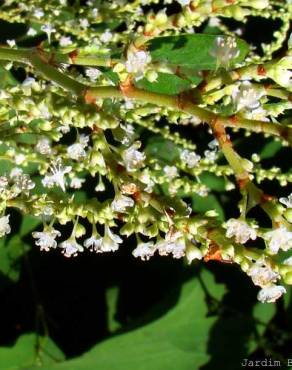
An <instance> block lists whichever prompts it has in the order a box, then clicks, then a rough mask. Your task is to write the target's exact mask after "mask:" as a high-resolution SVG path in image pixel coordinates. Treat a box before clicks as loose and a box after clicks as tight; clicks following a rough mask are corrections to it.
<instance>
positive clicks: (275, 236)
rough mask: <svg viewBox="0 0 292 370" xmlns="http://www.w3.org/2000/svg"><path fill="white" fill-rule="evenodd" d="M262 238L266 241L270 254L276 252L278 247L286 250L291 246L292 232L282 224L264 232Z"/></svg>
mask: <svg viewBox="0 0 292 370" xmlns="http://www.w3.org/2000/svg"><path fill="white" fill-rule="evenodd" d="M263 238H264V239H265V240H266V241H267V245H268V250H269V251H270V253H271V254H277V253H278V251H279V249H282V250H283V251H288V250H289V249H291V248H292V232H290V231H288V230H287V229H286V228H285V227H284V226H282V227H279V228H278V229H275V230H272V231H268V232H266V233H265V234H264V235H263Z"/></svg>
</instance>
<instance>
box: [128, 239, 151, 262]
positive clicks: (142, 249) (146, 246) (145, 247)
mask: <svg viewBox="0 0 292 370" xmlns="http://www.w3.org/2000/svg"><path fill="white" fill-rule="evenodd" d="M155 251H156V247H155V245H154V243H153V242H147V243H142V242H141V243H139V244H138V245H137V247H136V248H135V249H134V250H133V252H132V254H133V256H134V257H136V258H138V257H140V258H141V260H142V261H148V260H149V259H150V257H152V256H153V255H154V253H155Z"/></svg>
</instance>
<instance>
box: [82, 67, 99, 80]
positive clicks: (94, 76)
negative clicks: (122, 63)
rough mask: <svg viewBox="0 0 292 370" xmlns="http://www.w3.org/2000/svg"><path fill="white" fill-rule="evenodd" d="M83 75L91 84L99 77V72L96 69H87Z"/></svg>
mask: <svg viewBox="0 0 292 370" xmlns="http://www.w3.org/2000/svg"><path fill="white" fill-rule="evenodd" d="M85 74H86V76H87V77H89V79H90V81H91V82H95V81H96V80H97V79H98V78H99V77H100V76H101V72H100V70H98V69H97V68H87V69H86V71H85Z"/></svg>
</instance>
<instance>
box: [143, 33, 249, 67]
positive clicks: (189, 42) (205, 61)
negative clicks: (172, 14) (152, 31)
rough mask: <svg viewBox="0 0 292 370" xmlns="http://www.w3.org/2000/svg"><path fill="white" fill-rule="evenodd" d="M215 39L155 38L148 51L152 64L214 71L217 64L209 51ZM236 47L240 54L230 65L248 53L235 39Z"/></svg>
mask: <svg viewBox="0 0 292 370" xmlns="http://www.w3.org/2000/svg"><path fill="white" fill-rule="evenodd" d="M216 37H217V36H216V35H205V34H193V35H179V36H167V37H157V38H155V39H153V40H151V42H150V43H149V51H150V53H151V57H152V59H153V61H154V62H160V63H165V64H166V65H173V66H182V67H188V68H193V69H194V70H214V69H216V68H217V67H218V64H217V61H216V59H215V58H214V57H212V56H211V54H210V50H212V49H213V48H214V45H215V39H216ZM237 45H238V49H239V51H240V54H239V55H238V57H237V58H235V59H234V60H233V61H232V64H235V63H239V62H241V61H243V60H244V58H245V57H246V55H247V53H248V51H249V47H248V45H247V44H246V42H244V41H243V40H240V39H237Z"/></svg>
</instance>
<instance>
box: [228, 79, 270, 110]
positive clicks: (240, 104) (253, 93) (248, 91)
mask: <svg viewBox="0 0 292 370" xmlns="http://www.w3.org/2000/svg"><path fill="white" fill-rule="evenodd" d="M262 96H263V92H262V91H259V90H256V89H255V88H253V87H252V84H251V83H250V82H249V81H244V82H242V83H241V84H240V85H239V86H236V87H235V88H234V89H233V91H232V99H233V102H234V104H235V105H236V109H237V110H238V111H239V110H240V109H243V108H248V109H256V108H258V107H259V105H260V102H259V99H260V98H261V97H262Z"/></svg>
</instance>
